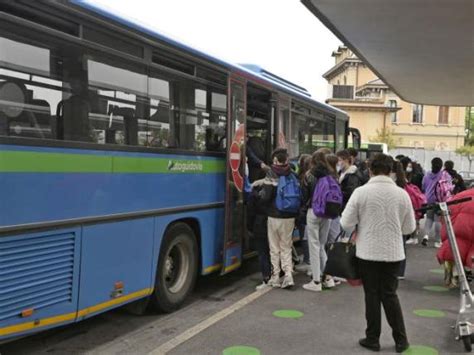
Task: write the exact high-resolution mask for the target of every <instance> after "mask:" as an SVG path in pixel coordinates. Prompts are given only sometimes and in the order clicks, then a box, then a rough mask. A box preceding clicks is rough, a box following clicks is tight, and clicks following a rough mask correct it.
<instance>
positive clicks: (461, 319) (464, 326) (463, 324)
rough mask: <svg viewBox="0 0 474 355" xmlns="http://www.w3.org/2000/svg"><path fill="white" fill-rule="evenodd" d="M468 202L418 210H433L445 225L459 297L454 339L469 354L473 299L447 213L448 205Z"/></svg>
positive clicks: (473, 322) (473, 327)
mask: <svg viewBox="0 0 474 355" xmlns="http://www.w3.org/2000/svg"><path fill="white" fill-rule="evenodd" d="M468 201H471V197H466V198H461V199H455V200H452V201H449V202H440V203H433V204H429V205H426V206H424V207H422V208H421V209H419V210H420V211H423V212H426V211H428V210H434V211H435V212H437V213H439V214H440V215H441V217H442V218H443V219H444V222H445V224H446V232H447V234H448V240H449V245H450V246H451V250H452V252H453V257H454V264H455V265H456V268H457V270H458V275H459V290H460V296H461V300H460V307H459V314H458V319H457V321H456V324H455V326H454V332H455V339H456V340H462V342H463V344H464V348H465V349H466V351H467V352H471V351H472V343H473V342H474V307H473V306H474V298H473V295H472V292H471V288H470V287H469V283H468V281H467V278H466V273H465V272H464V266H463V263H462V260H461V255H460V254H459V248H458V244H457V242H456V236H455V234H454V229H453V225H452V223H451V218H450V211H449V206H450V205H456V204H459V203H463V202H468Z"/></svg>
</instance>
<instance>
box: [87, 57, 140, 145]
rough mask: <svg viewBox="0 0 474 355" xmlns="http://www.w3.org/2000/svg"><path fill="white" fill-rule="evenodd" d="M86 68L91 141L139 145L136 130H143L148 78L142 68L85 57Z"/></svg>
mask: <svg viewBox="0 0 474 355" xmlns="http://www.w3.org/2000/svg"><path fill="white" fill-rule="evenodd" d="M104 62H106V63H104ZM87 67H88V74H89V95H90V97H91V98H92V100H91V101H92V102H93V105H91V106H92V107H91V113H90V115H89V116H90V121H91V125H92V131H93V132H94V141H95V142H96V143H105V144H122V145H137V144H139V142H140V140H139V134H138V132H139V130H143V129H144V127H145V126H146V122H147V119H148V117H149V115H148V112H147V107H148V106H149V104H148V102H147V101H148V84H147V80H148V78H147V76H146V75H145V74H144V73H142V72H144V71H145V70H144V69H142V68H140V67H134V66H128V65H126V64H124V63H116V62H115V61H114V62H112V63H110V60H101V59H98V60H92V59H89V60H88V62H87Z"/></svg>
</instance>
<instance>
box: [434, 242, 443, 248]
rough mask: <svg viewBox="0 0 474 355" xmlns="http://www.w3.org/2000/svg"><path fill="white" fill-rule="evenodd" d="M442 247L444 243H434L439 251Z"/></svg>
mask: <svg viewBox="0 0 474 355" xmlns="http://www.w3.org/2000/svg"><path fill="white" fill-rule="evenodd" d="M441 245H443V243H441V242H435V243H434V247H435V248H438V249H439V248H441Z"/></svg>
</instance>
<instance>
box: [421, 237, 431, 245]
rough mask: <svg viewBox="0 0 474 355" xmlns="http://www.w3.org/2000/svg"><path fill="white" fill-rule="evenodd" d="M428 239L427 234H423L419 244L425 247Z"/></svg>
mask: <svg viewBox="0 0 474 355" xmlns="http://www.w3.org/2000/svg"><path fill="white" fill-rule="evenodd" d="M428 239H429V238H428V236H427V235H425V236H424V237H423V240H422V241H421V245H423V246H424V247H426V246H427V245H428Z"/></svg>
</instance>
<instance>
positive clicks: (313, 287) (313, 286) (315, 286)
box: [303, 281, 323, 292]
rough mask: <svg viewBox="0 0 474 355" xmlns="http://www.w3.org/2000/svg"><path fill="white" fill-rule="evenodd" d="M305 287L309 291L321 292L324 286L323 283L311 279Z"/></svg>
mask: <svg viewBox="0 0 474 355" xmlns="http://www.w3.org/2000/svg"><path fill="white" fill-rule="evenodd" d="M303 288H304V289H305V290H308V291H313V292H320V291H322V290H323V286H322V285H321V283H316V282H314V281H310V282H308V283H307V284H304V285H303Z"/></svg>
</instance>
